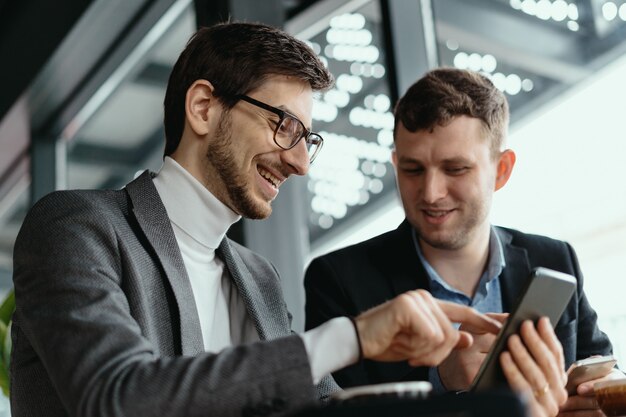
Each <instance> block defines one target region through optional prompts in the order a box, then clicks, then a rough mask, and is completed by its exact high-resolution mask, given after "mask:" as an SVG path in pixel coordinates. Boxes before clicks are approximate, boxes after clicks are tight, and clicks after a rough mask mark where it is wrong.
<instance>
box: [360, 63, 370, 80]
mask: <svg viewBox="0 0 626 417" xmlns="http://www.w3.org/2000/svg"><path fill="white" fill-rule="evenodd" d="M361 75H362V76H364V77H371V76H372V64H361Z"/></svg>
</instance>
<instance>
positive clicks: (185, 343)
mask: <svg viewBox="0 0 626 417" xmlns="http://www.w3.org/2000/svg"><path fill="white" fill-rule="evenodd" d="M126 190H127V192H128V195H129V196H130V199H131V201H132V206H133V207H132V208H133V212H134V214H135V218H136V219H137V222H138V223H139V226H140V227H141V230H142V231H143V233H144V234H145V236H146V238H147V239H148V242H150V244H151V245H152V248H153V249H154V252H155V253H156V255H157V258H158V259H159V262H160V263H161V266H162V267H163V271H164V272H165V276H166V277H167V280H168V281H169V284H170V286H171V288H172V292H173V293H174V298H175V299H176V304H177V307H178V313H179V317H180V332H181V345H182V346H181V350H182V354H183V355H185V356H193V355H197V354H198V353H201V352H204V343H203V341H202V329H201V327H200V319H199V317H198V310H197V308H196V303H195V300H194V297H193V291H192V289H191V283H190V281H189V277H188V276H187V271H186V269H185V264H184V263H183V258H182V255H181V254H180V249H179V248H178V243H177V242H176V237H175V236H174V230H173V229H172V225H171V223H170V219H169V217H168V215H167V212H166V211H165V206H163V202H162V201H161V198H160V197H159V194H158V192H157V190H156V188H155V187H154V184H153V183H152V175H151V174H150V172H148V171H144V173H143V174H141V175H140V176H139V177H138V178H137V179H136V180H134V181H132V182H131V183H129V184H128V185H127V186H126Z"/></svg>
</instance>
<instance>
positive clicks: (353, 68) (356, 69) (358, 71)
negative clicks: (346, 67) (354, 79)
mask: <svg viewBox="0 0 626 417" xmlns="http://www.w3.org/2000/svg"><path fill="white" fill-rule="evenodd" d="M350 74H352V75H363V64H361V63H360V62H353V63H352V64H350Z"/></svg>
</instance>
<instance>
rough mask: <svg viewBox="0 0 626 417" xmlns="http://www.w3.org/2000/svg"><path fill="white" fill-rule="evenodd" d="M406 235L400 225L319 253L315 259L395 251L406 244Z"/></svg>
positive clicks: (351, 256)
mask: <svg viewBox="0 0 626 417" xmlns="http://www.w3.org/2000/svg"><path fill="white" fill-rule="evenodd" d="M408 236H409V235H408V234H407V232H406V230H405V227H404V226H403V225H400V227H398V228H397V229H394V230H391V231H388V232H385V233H383V234H380V235H378V236H374V237H372V238H370V239H367V240H364V241H363V242H359V243H355V244H353V245H350V246H346V247H344V248H341V249H337V250H334V251H332V252H329V253H327V254H325V255H320V256H318V257H317V258H316V259H325V260H339V259H345V258H349V259H355V256H363V255H365V254H383V253H386V252H388V251H390V250H394V251H395V249H397V248H398V247H399V246H404V245H406V240H407V237H408ZM357 259H358V258H357Z"/></svg>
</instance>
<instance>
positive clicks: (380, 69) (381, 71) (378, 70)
mask: <svg viewBox="0 0 626 417" xmlns="http://www.w3.org/2000/svg"><path fill="white" fill-rule="evenodd" d="M373 69H374V71H373V74H372V75H373V76H374V78H383V77H384V76H385V72H386V71H385V67H384V66H383V65H381V64H374V66H373Z"/></svg>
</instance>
